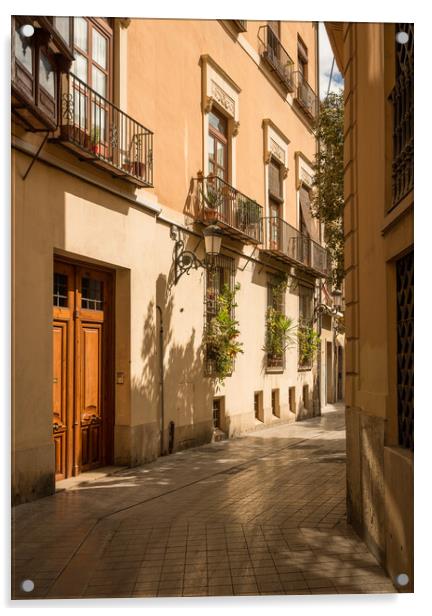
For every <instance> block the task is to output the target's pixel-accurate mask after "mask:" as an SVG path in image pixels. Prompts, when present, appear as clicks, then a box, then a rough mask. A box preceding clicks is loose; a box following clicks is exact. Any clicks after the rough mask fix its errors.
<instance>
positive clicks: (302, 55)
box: [297, 35, 309, 83]
mask: <svg viewBox="0 0 432 616" xmlns="http://www.w3.org/2000/svg"><path fill="white" fill-rule="evenodd" d="M297 65H298V71H299V73H300V74H301V76H302V78H303V80H304V81H306V82H307V83H309V54H308V48H307V46H306V45H305V44H304V41H303V39H302V38H301V37H300V36H299V35H298V36H297Z"/></svg>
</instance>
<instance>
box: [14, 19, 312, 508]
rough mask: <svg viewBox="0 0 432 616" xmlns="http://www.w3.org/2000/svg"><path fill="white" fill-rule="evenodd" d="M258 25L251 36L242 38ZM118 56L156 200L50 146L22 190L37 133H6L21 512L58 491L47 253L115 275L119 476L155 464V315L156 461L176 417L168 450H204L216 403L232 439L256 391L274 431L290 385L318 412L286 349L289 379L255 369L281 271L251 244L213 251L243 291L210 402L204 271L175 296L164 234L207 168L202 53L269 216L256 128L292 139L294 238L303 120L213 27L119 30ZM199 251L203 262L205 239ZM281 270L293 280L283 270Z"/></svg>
mask: <svg viewBox="0 0 432 616" xmlns="http://www.w3.org/2000/svg"><path fill="white" fill-rule="evenodd" d="M255 26H256V27H257V25H254V24H252V25H251V26H250V28H251V30H250V31H249V32H248V36H252V32H253V28H254V27H255ZM300 26H301V32H302V37H303V39H304V40H305V42H306V44H308V46H309V51H310V60H311V68H312V64H313V53H312V51H313V50H312V42H311V41H312V40H313V39H309V38H308V36H312V33H313V29H312V26H311V25H309V26H308V27H309V29H310V32H309V30H308V28H307V27H306V25H300ZM300 26H299V28H300ZM289 27H290V28H291V29H292V28H293V25H292V24H290V25H289ZM284 28H285V26H284ZM283 32H286V31H285V29H284V30H283ZM308 32H309V34H308ZM284 36H285V34H284ZM252 39H253V36H252ZM118 49H119V53H120V54H125V53H126V52H127V63H126V62H125V63H122V62H121V61H119V62H118V63H117V66H118V70H120V71H121V69H122V66H127V82H128V90H127V92H118V93H117V96H118V97H119V100H120V101H122V102H123V104H124V105H127V111H128V114H129V115H131V116H132V117H133V118H135V119H137V120H138V121H141V122H142V123H143V124H145V125H146V126H148V127H149V128H150V129H152V130H153V131H154V132H155V154H154V171H155V176H154V184H155V188H154V189H149V190H135V189H134V188H133V187H132V186H131V185H129V184H127V183H126V182H123V181H122V180H114V179H112V178H111V176H110V175H109V173H106V172H103V171H101V170H98V169H96V168H94V167H92V166H91V165H87V164H85V163H83V162H81V161H79V160H78V159H77V158H76V157H75V156H73V155H72V154H70V153H69V152H67V151H66V150H64V149H62V148H61V147H60V146H58V145H56V144H54V143H48V144H47V145H46V146H45V147H44V149H43V151H42V152H41V154H40V157H39V160H38V161H37V162H36V163H35V165H34V167H33V168H32V170H31V172H30V174H29V175H28V177H27V179H26V180H25V181H23V180H22V177H23V174H24V172H25V170H26V169H27V168H28V165H29V164H30V162H31V157H30V156H31V155H32V154H33V153H34V152H35V150H36V149H37V147H38V145H39V143H40V136H38V135H36V136H35V135H30V134H28V133H25V132H24V131H22V130H21V129H19V128H18V127H16V126H14V127H13V134H14V144H15V146H16V148H17V149H14V150H13V158H12V164H13V167H12V168H13V177H14V180H13V188H14V195H13V212H14V241H13V265H14V286H13V301H14V336H15V339H14V383H15V385H14V420H13V448H14V454H13V455H14V468H15V471H14V495H15V500H16V502H22V501H25V500H31V499H32V498H35V497H37V496H41V495H46V494H48V493H51V492H52V491H53V489H54V482H53V473H54V452H53V444H52V410H51V409H52V385H51V383H52V340H51V328H52V277H53V259H54V256H55V255H56V254H57V255H60V256H61V255H65V256H68V257H70V258H74V259H77V260H79V261H84V262H89V263H95V264H98V265H103V266H106V267H108V268H111V269H112V270H114V271H115V273H116V296H115V329H116V345H115V346H116V348H115V370H116V372H123V373H124V384H123V385H116V386H115V462H116V463H119V464H138V463H140V462H143V461H146V460H150V459H153V458H154V457H156V456H157V455H158V453H159V446H160V443H159V436H160V435H159V421H160V390H159V385H160V372H159V363H158V362H159V353H160V349H159V341H158V328H159V319H158V316H157V309H156V305H159V306H161V308H162V312H163V325H164V331H165V333H164V379H165V387H164V393H165V401H166V407H165V435H164V440H165V449H166V448H167V441H168V435H167V428H168V424H169V421H170V420H173V421H174V422H175V425H176V437H175V438H176V441H175V447H176V448H182V447H186V446H189V445H191V444H198V443H200V442H205V441H208V440H209V439H210V438H211V433H212V407H211V401H212V397H213V395H214V394H215V393H217V395H223V396H225V413H226V426H227V429H228V431H229V434H230V435H235V434H238V433H239V432H241V431H243V430H245V429H249V428H254V427H255V426H256V421H255V418H254V405H253V392H254V391H257V390H262V391H263V394H264V417H265V423H269V422H271V421H272V417H271V390H272V388H279V389H280V405H281V417H282V419H285V420H294V416H293V415H292V414H291V413H290V412H289V410H288V388H289V387H290V386H295V387H296V398H297V400H296V407H297V409H296V410H297V414H298V416H299V417H300V416H304V415H305V414H306V413H309V414H310V413H312V408H311V409H309V411H307V412H306V411H305V409H303V408H302V402H301V397H302V386H303V384H304V383H307V384H309V387H310V390H311V395H312V388H313V378H314V374H313V373H312V372H310V371H308V372H300V373H298V371H297V348H296V347H294V348H292V349H290V350H289V351H288V352H287V359H286V368H285V371H284V372H283V374H271V375H270V374H266V373H265V371H264V369H263V364H262V360H263V357H264V352H263V351H262V346H263V344H264V334H265V327H264V324H265V323H264V320H265V310H266V302H267V276H268V273H275V272H276V271H277V269H278V267H280V266H278V265H277V263H276V262H274V261H272V260H269V261H267V262H264V261H262V260H260V259H259V258H258V257H259V253H258V251H255V252H254V250H253V247H251V246H246V247H242V246H241V245H240V244H239V243H236V242H232V241H229V240H226V239H225V240H224V244H223V251H224V252H225V253H226V254H228V255H232V256H235V258H236V261H237V266H238V269H237V276H236V280H237V281H238V282H240V284H241V291H240V293H239V296H238V304H239V305H238V309H237V316H238V319H239V321H240V330H241V339H242V341H243V342H244V354H242V355H240V356H239V357H238V359H237V361H236V368H235V372H234V374H233V376H232V377H231V378H228V379H227V380H226V384H225V385H224V386H223V387H222V388H221V390H220V391H218V392H215V391H214V387H213V385H212V384H211V382H210V380H209V379H206V378H204V377H203V365H202V353H201V351H200V347H201V339H202V328H203V323H204V318H203V299H204V286H203V282H204V281H203V272H202V270H198V271H193V272H192V273H191V274H190V276H184V277H183V278H182V279H181V280H180V281H179V283H178V285H177V286H171V287H170V283H171V282H172V269H171V268H172V258H173V248H174V242H173V241H172V239H171V238H170V224H169V223H167V222H166V221H167V220H169V221H174V222H176V223H177V224H180V225H181V224H183V223H184V220H185V218H184V215H183V208H184V204H185V200H186V197H187V193H188V189H189V183H190V179H191V178H192V177H194V176H195V174H196V172H197V171H198V170H199V169H201V168H202V162H203V161H202V112H201V67H200V65H199V58H200V55H201V54H204V53H209V54H210V55H211V56H212V57H213V58H214V59H215V60H216V61H217V62H218V64H219V65H220V66H221V67H222V68H224V70H225V71H226V72H227V73H228V74H229V75H230V77H231V78H232V79H234V80H235V81H236V82H237V83H238V84H239V86H240V87H241V89H242V91H241V93H240V123H241V125H240V132H239V136H238V137H237V161H236V166H237V186H238V188H239V189H240V190H242V191H243V192H245V193H246V194H248V195H249V196H251V197H253V198H256V199H257V200H258V201H259V202H261V203H263V201H264V197H265V195H264V161H263V128H262V120H263V119H264V118H271V119H272V120H273V122H274V123H275V124H276V125H277V126H278V127H279V128H280V129H281V130H282V131H283V132H284V134H286V135H287V136H288V138H289V140H290V144H289V150H288V152H289V161H288V165H289V173H288V178H287V180H286V192H287V201H286V205H287V212H286V218H287V219H288V220H289V221H290V222H291V223H292V224H295V225H297V221H296V216H297V214H296V190H297V183H296V177H295V176H296V173H295V164H294V162H295V158H294V156H295V152H296V151H302V152H303V153H304V155H305V156H306V157H307V158H308V159H310V160H313V157H314V151H315V142H314V138H313V135H312V133H311V131H310V127H309V125H308V123H307V121H304V120H302V119H301V117H300V115H299V112H297V111H295V110H294V109H293V107H292V105H291V103H292V101H291V100H290V99H289V100H288V101H287V100H285V99H283V98H282V97H281V95H280V93H279V92H278V90H277V89H276V88H275V85H274V83H273V81H272V79H270V78H269V77H267V76H265V75H264V73H263V72H262V71H261V69H260V68H258V67H257V65H256V64H255V63H254V61H253V60H252V59H251V57H250V56H249V55H248V53H246V51H245V49H244V48H243V47H240V45H239V43H238V42H235V40H232V39H231V38H230V37H229V35H227V32H226V31H225V29H224V27H223V26H222V25H221V24H220V23H219V22H187V21H180V22H177V21H176V22H172V21H169V20H168V21H165V20H164V21H163V22H161V21H154V20H153V21H151V22H150V21H145V20H132V22H131V24H130V26H129V28H126V29H122V32H121V45H120V46H119V47H118ZM121 83H124V81H123V78H122V79H121ZM15 138H16V139H15ZM21 150H24V151H26V152H27V153H23V151H21ZM58 167H60V168H58ZM61 168H63V170H61ZM160 211H161V213H160ZM159 213H160V215H159ZM185 239H186V240H187V246H188V247H190V248H192V249H196V246H197V244H198V240H199V238H198V237H196V236H195V235H193V234H192V235H189V234H188V233H187V234H186V235H185ZM196 250H197V254H198V256H201V257H202V256H203V246H202V241H201V244H200V246H199V247H198V248H197V249H196ZM232 251H234V252H232ZM238 253H240V254H238ZM249 257H250V260H249V261H248V260H247V259H248V258H249ZM257 259H258V260H257ZM266 263H267V264H266ZM281 270H282V271H289V268H287V267H286V266H283V265H282V266H281ZM286 307H287V314H288V315H289V316H291V317H292V318H293V319H294V320H297V318H298V296H297V294H296V291H295V290H294V291H291V292H288V293H287V298H286Z"/></svg>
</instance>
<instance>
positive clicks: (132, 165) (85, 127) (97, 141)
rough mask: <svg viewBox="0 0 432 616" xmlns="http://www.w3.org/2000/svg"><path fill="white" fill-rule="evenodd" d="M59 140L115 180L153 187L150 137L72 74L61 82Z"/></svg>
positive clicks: (128, 117)
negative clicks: (111, 175) (105, 171)
mask: <svg viewBox="0 0 432 616" xmlns="http://www.w3.org/2000/svg"><path fill="white" fill-rule="evenodd" d="M58 139H59V141H61V142H62V143H63V144H64V145H66V146H67V147H69V148H71V149H72V150H74V151H75V152H76V153H78V154H79V156H80V158H81V159H82V160H87V161H89V162H92V163H94V164H96V165H97V166H100V167H103V168H105V169H107V170H108V171H110V172H111V173H112V174H113V175H114V176H116V177H122V178H124V179H126V180H128V181H130V182H132V183H134V184H137V185H138V186H152V185H153V133H152V132H151V131H150V130H148V128H145V126H143V125H142V124H140V123H139V122H137V121H136V120H134V119H133V118H131V117H130V116H129V115H127V114H126V113H124V112H123V111H121V110H120V109H119V108H118V107H116V106H115V105H113V103H111V102H110V101H108V100H107V99H106V98H104V97H103V96H101V95H100V94H98V92H96V91H95V90H93V89H92V88H90V87H89V86H88V85H87V84H86V83H85V82H84V81H82V80H81V79H78V77H75V75H73V74H72V73H68V74H66V75H63V76H62V80H61V111H60V134H59V137H58Z"/></svg>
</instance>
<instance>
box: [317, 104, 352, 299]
mask: <svg viewBox="0 0 432 616" xmlns="http://www.w3.org/2000/svg"><path fill="white" fill-rule="evenodd" d="M316 136H317V139H318V143H319V149H318V153H317V154H316V156H315V176H314V186H315V188H316V190H315V191H314V197H313V200H312V208H311V210H312V215H313V216H315V217H316V218H318V220H319V221H320V222H322V223H324V228H325V231H324V236H325V242H326V245H327V249H328V251H329V253H330V260H331V263H332V271H331V273H330V276H329V282H330V283H331V284H332V286H333V287H334V288H336V289H340V287H341V283H342V279H343V277H344V262H343V259H344V253H343V250H344V235H343V208H344V194H343V169H344V164H343V161H344V101H343V92H341V93H335V92H330V94H328V95H327V96H326V97H325V99H324V100H323V101H321V103H320V112H319V116H318V119H317V123H316Z"/></svg>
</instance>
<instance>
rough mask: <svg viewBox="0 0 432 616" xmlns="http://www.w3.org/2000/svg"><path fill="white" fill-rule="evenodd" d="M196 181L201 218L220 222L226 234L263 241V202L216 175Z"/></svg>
mask: <svg viewBox="0 0 432 616" xmlns="http://www.w3.org/2000/svg"><path fill="white" fill-rule="evenodd" d="M194 183H195V195H196V219H197V220H199V221H200V222H202V223H203V224H205V225H209V224H214V223H218V225H219V227H221V229H223V230H224V233H225V235H227V236H229V237H232V238H234V239H238V240H240V241H242V242H243V243H245V244H259V243H261V217H262V211H263V208H262V206H261V205H259V204H258V203H257V202H256V201H254V200H253V199H250V198H249V197H247V196H246V195H244V194H243V193H241V192H240V191H238V190H236V189H235V188H233V187H232V186H230V184H228V183H227V182H225V181H224V180H222V179H221V178H219V177H217V176H214V175H212V176H208V177H206V178H198V179H196V180H194Z"/></svg>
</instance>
